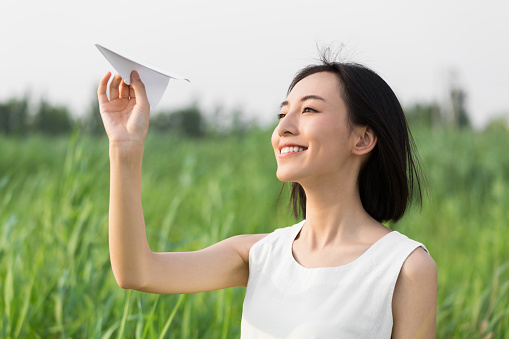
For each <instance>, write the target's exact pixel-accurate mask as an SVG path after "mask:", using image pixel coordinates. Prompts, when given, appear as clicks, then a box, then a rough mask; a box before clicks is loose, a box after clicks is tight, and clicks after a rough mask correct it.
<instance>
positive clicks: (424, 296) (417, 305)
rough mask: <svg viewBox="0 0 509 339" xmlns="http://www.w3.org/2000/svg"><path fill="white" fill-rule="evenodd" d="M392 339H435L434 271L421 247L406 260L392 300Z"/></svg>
mask: <svg viewBox="0 0 509 339" xmlns="http://www.w3.org/2000/svg"><path fill="white" fill-rule="evenodd" d="M392 313H393V318H394V326H393V330H392V338H394V339H400V338H419V339H430V338H435V330H436V314H437V268H436V265H435V262H434V261H433V259H432V258H431V257H430V256H429V254H428V253H427V252H426V251H425V250H423V249H422V248H418V249H416V250H415V251H414V252H413V253H412V254H410V256H409V257H408V258H407V260H406V261H405V263H404V264H403V267H402V268H401V272H400V274H399V277H398V281H397V283H396V288H395V290H394V296H393V299H392Z"/></svg>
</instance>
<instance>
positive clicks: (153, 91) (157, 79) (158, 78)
mask: <svg viewBox="0 0 509 339" xmlns="http://www.w3.org/2000/svg"><path fill="white" fill-rule="evenodd" d="M95 46H96V47H97V48H98V49H99V51H100V52H101V53H102V54H103V55H104V57H105V58H106V59H107V60H108V61H109V62H110V64H111V65H112V66H113V68H115V70H116V71H117V72H118V73H119V74H120V76H121V77H122V79H124V81H125V83H126V84H128V85H129V83H130V80H131V72H132V71H137V72H138V74H139V75H140V79H141V81H142V82H143V84H144V85H145V90H146V92H147V98H148V102H149V104H150V107H156V106H157V104H159V101H161V98H162V97H163V94H164V91H166V88H167V87H168V83H169V81H170V79H179V80H180V79H182V80H187V81H189V79H186V78H184V77H182V76H180V75H178V74H175V73H172V72H168V71H165V70H163V69H161V68H158V67H155V66H152V65H149V64H147V63H146V62H142V61H138V60H135V59H133V58H128V57H126V56H122V55H120V54H118V53H116V52H113V51H112V50H110V49H108V48H105V47H103V46H101V45H98V44H96V45H95Z"/></svg>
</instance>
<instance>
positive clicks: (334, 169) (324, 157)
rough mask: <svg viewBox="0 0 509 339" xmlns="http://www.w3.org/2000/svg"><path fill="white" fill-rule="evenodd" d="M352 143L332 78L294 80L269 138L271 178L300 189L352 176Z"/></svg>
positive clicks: (318, 75)
mask: <svg viewBox="0 0 509 339" xmlns="http://www.w3.org/2000/svg"><path fill="white" fill-rule="evenodd" d="M355 143H356V138H355V133H354V132H353V131H352V130H351V128H350V125H349V123H348V114H347V108H346V105H345V103H344V101H343V99H342V98H341V96H340V93H339V81H338V78H337V76H336V75H335V74H333V73H329V72H320V73H315V74H312V75H310V76H308V77H306V78H304V79H302V80H301V81H299V82H298V83H297V84H296V85H295V87H294V88H293V89H292V91H291V92H290V93H289V94H288V97H287V98H286V100H285V101H284V102H283V103H282V105H281V115H280V121H279V124H278V126H277V127H276V129H275V130H274V133H273V134H272V146H273V148H274V153H275V155H276V160H277V165H278V168H277V177H278V179H279V180H281V181H285V182H298V183H300V184H301V185H302V186H304V187H305V186H306V185H307V184H313V183H319V182H326V183H329V182H330V181H331V180H333V181H337V180H338V179H339V180H341V178H344V177H345V175H346V176H348V175H349V174H355V175H357V173H355V172H358V167H355V166H353V164H352V163H354V162H353V161H349V160H351V158H352V157H353V154H352V153H351V150H352V148H353V147H354V146H355ZM324 180H325V181H324Z"/></svg>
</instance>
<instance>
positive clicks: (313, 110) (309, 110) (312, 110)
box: [303, 107, 318, 112]
mask: <svg viewBox="0 0 509 339" xmlns="http://www.w3.org/2000/svg"><path fill="white" fill-rule="evenodd" d="M303 112H318V111H317V110H316V109H314V108H311V107H305V108H304V110H303Z"/></svg>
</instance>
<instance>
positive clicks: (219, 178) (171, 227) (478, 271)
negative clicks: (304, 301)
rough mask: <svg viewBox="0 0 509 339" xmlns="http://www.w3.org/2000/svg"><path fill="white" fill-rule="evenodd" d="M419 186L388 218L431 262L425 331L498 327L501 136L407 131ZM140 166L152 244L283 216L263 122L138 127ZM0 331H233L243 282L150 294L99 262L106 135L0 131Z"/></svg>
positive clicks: (444, 333)
mask: <svg viewBox="0 0 509 339" xmlns="http://www.w3.org/2000/svg"><path fill="white" fill-rule="evenodd" d="M415 137H416V141H417V144H418V148H419V151H420V154H421V158H422V161H423V164H424V167H425V170H426V173H427V175H428V179H429V188H430V194H429V198H426V199H425V202H424V207H423V209H422V211H419V210H418V209H416V208H412V209H411V210H410V211H409V213H408V214H407V215H406V216H405V217H404V218H403V219H402V220H401V221H400V222H399V223H398V224H396V225H392V227H393V228H396V229H398V230H399V231H400V232H402V233H405V234H407V235H408V236H409V237H411V238H414V239H416V240H419V241H421V242H423V243H424V244H425V245H426V246H427V247H428V249H429V250H430V252H431V254H432V256H433V258H434V259H435V261H436V262H437V266H438V271H439V276H438V283H439V291H438V303H439V306H438V307H439V308H438V326H437V338H509V311H508V307H507V305H509V267H508V266H509V246H507V245H506V242H507V240H508V239H509V228H508V225H509V208H508V206H509V190H508V187H509V157H508V156H507V146H506V145H509V135H508V134H507V133H505V132H503V131H495V132H490V133H472V132H468V131H464V132H458V131H448V130H444V131H432V132H431V131H427V130H417V131H416V132H415ZM145 149H146V151H145V157H144V165H143V178H142V185H143V203H144V212H145V218H146V223H147V236H148V238H149V243H150V246H151V248H152V250H154V251H167V250H192V249H198V248H202V247H205V246H208V245H210V244H212V243H214V242H216V241H219V240H221V239H224V238H225V237H229V236H232V235H236V234H242V233H255V232H270V231H272V230H273V229H275V228H277V227H283V226H287V225H290V224H292V223H293V222H294V220H293V219H292V218H291V217H290V216H289V213H288V212H287V210H286V199H284V200H283V201H282V202H280V203H279V204H277V205H276V200H277V196H278V194H279V189H280V187H281V185H280V183H279V182H278V181H277V179H276V178H275V169H276V167H275V161H274V159H273V154H272V150H271V146H270V132H263V131H258V132H251V133H250V134H248V135H246V136H244V137H229V138H218V139H207V140H194V141H193V140H186V139H179V138H176V137H172V136H162V135H150V136H149V139H148V140H147V143H146V147H145ZM0 159H1V160H0V337H2V338H24V337H35V338H46V337H58V338H68V337H69V338H70V337H73V338H120V337H128V338H235V337H238V336H239V333H240V318H241V312H242V300H243V296H244V289H242V288H233V289H227V290H222V291H213V292H207V293H197V294H190V295H186V296H180V295H152V294H145V293H139V292H136V291H126V290H122V289H121V288H119V287H118V286H117V285H116V282H115V280H114V278H113V274H112V272H111V267H110V262H109V254H108V240H107V215H108V198H109V186H108V183H109V165H108V142H107V140H106V139H105V138H99V139H94V138H92V137H89V136H80V135H78V134H74V135H73V136H72V137H70V138H58V139H45V138H42V137H37V136H34V137H30V138H27V139H5V138H0Z"/></svg>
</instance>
